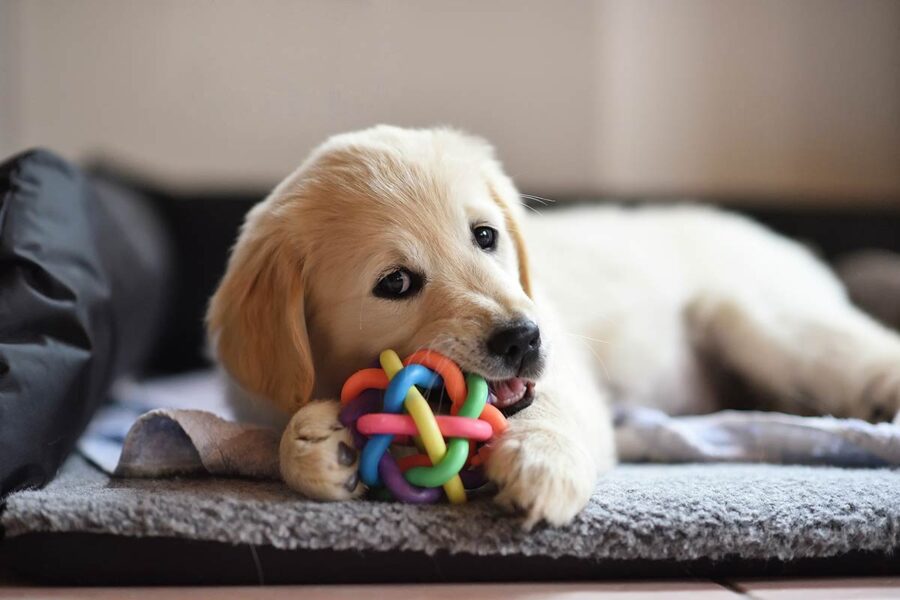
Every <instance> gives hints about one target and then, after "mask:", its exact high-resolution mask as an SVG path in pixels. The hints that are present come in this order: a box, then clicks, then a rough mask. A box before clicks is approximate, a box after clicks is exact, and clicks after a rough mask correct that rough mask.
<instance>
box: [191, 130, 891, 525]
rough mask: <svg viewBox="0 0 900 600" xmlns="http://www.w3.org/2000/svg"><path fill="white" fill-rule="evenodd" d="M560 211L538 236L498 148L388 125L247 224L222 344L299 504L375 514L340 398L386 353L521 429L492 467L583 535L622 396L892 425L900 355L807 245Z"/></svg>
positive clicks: (222, 321)
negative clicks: (411, 357) (471, 390)
mask: <svg viewBox="0 0 900 600" xmlns="http://www.w3.org/2000/svg"><path fill="white" fill-rule="evenodd" d="M553 212H554V214H550V215H547V216H541V217H531V216H529V217H528V218H527V219H526V215H525V214H524V211H523V209H522V206H521V204H520V197H519V194H518V192H517V191H516V189H515V187H514V185H513V183H512V181H511V180H510V179H509V178H508V177H507V176H506V175H505V174H504V173H503V171H502V168H501V166H500V164H499V162H498V161H497V159H496V158H495V155H494V151H493V149H492V148H491V147H490V146H489V145H488V144H487V143H486V142H484V141H483V140H480V139H478V138H474V137H471V136H468V135H464V134H461V133H458V132H455V131H452V130H448V129H432V130H406V129H399V128H394V127H385V126H380V127H375V128H373V129H369V130H365V131H361V132H357V133H350V134H344V135H339V136H335V137H333V138H331V139H330V140H328V141H327V142H325V143H324V144H323V145H322V146H320V147H319V148H317V149H316V150H315V151H314V152H313V153H312V155H311V156H310V157H309V158H308V159H307V160H306V162H305V163H304V164H303V165H301V166H300V168H299V169H297V171H295V172H294V173H293V174H291V175H290V176H288V177H287V179H285V180H284V181H283V182H282V183H281V184H279V185H278V186H277V187H276V189H275V190H274V191H273V192H272V193H271V194H270V195H269V196H268V198H266V199H265V200H264V201H263V202H261V203H260V204H259V205H257V206H256V207H255V208H254V209H253V210H252V211H251V212H250V213H249V214H248V216H247V218H246V222H245V224H244V227H243V229H242V231H241V234H240V237H239V239H238V242H237V244H236V246H235V248H234V250H233V253H232V256H231V259H230V262H229V265H228V269H227V272H226V274H225V277H224V278H223V280H222V282H221V285H220V286H219V289H218V290H217V291H216V293H215V295H214V297H213V298H212V301H211V304H210V308H209V314H208V329H209V332H210V340H211V344H212V346H213V348H214V350H215V354H216V356H217V358H218V360H219V362H220V363H221V365H222V366H223V367H224V369H225V370H226V371H227V373H228V375H229V376H230V378H231V380H232V382H233V383H234V386H233V390H232V391H233V393H232V394H231V395H232V400H233V402H234V404H235V405H236V406H237V407H238V408H239V409H240V413H241V414H242V416H243V417H244V418H246V419H248V420H253V421H266V422H269V423H276V424H279V425H281V426H284V425H285V423H287V425H286V427H285V429H284V434H283V437H282V442H281V472H282V475H283V477H284V480H285V482H286V483H287V484H288V485H289V486H291V487H292V488H294V489H296V490H297V491H299V492H301V493H302V494H304V495H306V496H308V497H310V498H316V499H322V500H337V499H346V498H352V497H356V496H359V495H360V494H362V493H363V491H364V489H363V486H362V484H360V483H359V481H358V479H357V476H356V467H357V454H356V451H355V450H354V449H353V446H352V441H351V438H350V435H349V432H348V431H346V430H345V429H344V428H343V427H342V426H341V425H340V423H339V422H338V420H337V414H338V404H337V402H336V398H337V397H338V395H339V392H340V388H341V385H342V383H343V381H344V380H345V379H346V378H347V377H348V376H349V375H350V374H351V373H353V372H354V371H356V370H357V369H360V368H363V367H366V366H368V365H369V364H370V363H371V362H372V361H373V360H374V359H375V358H376V357H377V356H378V354H379V352H381V351H382V350H383V349H385V348H393V349H395V350H396V351H397V352H398V353H400V354H401V355H405V354H408V353H411V352H413V351H415V350H418V349H420V348H432V349H434V350H437V351H439V352H441V353H443V354H445V355H447V356H449V357H450V358H452V359H453V360H455V361H456V362H457V363H459V365H460V366H461V367H462V368H463V369H464V370H466V371H471V372H475V373H479V374H481V375H483V376H484V377H485V378H486V379H487V380H488V381H489V382H490V385H491V390H492V392H493V394H494V395H495V397H496V402H497V405H498V406H499V407H501V408H502V409H503V410H504V411H506V412H507V413H516V414H514V416H512V418H511V421H510V429H509V431H508V432H507V433H506V434H505V435H504V436H503V437H502V438H501V439H500V440H499V441H498V442H497V443H496V447H495V449H494V451H493V453H492V454H491V457H490V460H489V462H488V464H487V465H486V469H487V474H488V476H489V477H490V479H492V480H493V481H494V482H496V484H497V485H498V488H499V493H498V495H497V496H496V499H497V501H498V502H500V503H501V504H502V505H504V506H507V507H509V508H511V509H514V510H518V511H522V512H524V513H525V515H526V519H525V523H526V525H529V526H530V525H531V524H534V523H536V522H538V521H547V522H549V523H551V524H563V523H566V522H568V521H570V520H571V519H572V518H573V517H574V516H575V515H576V514H577V513H578V511H579V510H580V509H581V508H582V507H584V505H585V504H586V503H587V501H588V499H589V498H590V495H591V493H592V491H593V490H594V487H595V484H596V481H597V478H598V476H599V475H600V474H601V473H602V472H603V471H605V470H607V469H609V468H611V467H612V466H613V464H614V460H615V459H614V450H613V436H612V425H611V419H610V416H609V411H608V401H609V399H610V398H613V399H615V400H616V401H619V402H635V403H643V404H649V405H655V406H660V407H662V408H665V409H667V410H669V411H670V412H673V413H685V412H699V411H704V410H711V409H714V408H715V407H716V406H718V403H719V402H720V401H721V400H722V397H721V391H720V390H717V389H716V388H715V386H714V379H715V378H714V377H713V376H712V372H711V370H710V369H708V368H707V367H708V365H709V363H710V359H711V357H712V358H713V359H714V361H715V362H716V363H718V365H717V366H719V367H722V366H724V367H727V368H729V369H732V370H734V371H737V372H739V373H740V374H741V375H742V376H744V377H745V378H746V379H747V380H748V381H750V382H751V383H752V384H753V385H754V386H755V387H757V388H759V389H760V390H762V391H764V392H766V393H767V394H768V395H769V396H771V397H772V398H774V399H775V404H774V406H775V407H776V408H779V409H782V410H793V411H797V412H817V413H832V414H837V415H842V416H861V417H864V418H867V417H870V416H872V415H873V413H874V412H875V411H877V410H883V411H884V413H885V414H892V412H893V411H896V409H897V406H898V398H900V368H898V366H900V341H898V339H897V337H896V336H894V335H893V334H891V333H889V332H888V331H886V330H884V329H883V328H881V327H880V326H879V325H877V324H876V323H874V322H873V321H871V320H870V319H868V318H867V317H865V316H864V315H862V314H861V313H859V312H858V311H856V310H855V309H854V308H852V306H851V305H850V304H849V302H848V301H847V299H846V296H845V294H844V293H843V290H842V289H841V288H840V286H839V285H838V284H837V283H836V280H835V279H834V278H833V277H832V275H831V274H830V273H829V272H828V271H827V270H826V269H825V268H824V267H823V266H822V265H821V264H819V263H818V262H817V261H816V260H815V259H814V258H813V257H812V256H811V255H809V254H808V253H807V252H806V251H805V250H803V249H802V248H801V247H799V246H798V245H796V244H794V243H792V242H789V241H787V240H784V239H782V238H779V237H777V236H775V235H774V234H771V233H769V232H768V231H766V230H764V229H763V228H761V227H759V226H757V225H754V224H752V223H751V222H749V221H746V220H744V219H740V218H738V217H735V216H730V215H727V214H724V213H720V212H717V211H713V210H710V209H701V208H675V209H642V210H625V209H619V208H583V209H571V210H559V211H553ZM526 245H527V246H528V248H526ZM529 248H530V252H529ZM525 407H527V409H525V410H521V409H523V408H525Z"/></svg>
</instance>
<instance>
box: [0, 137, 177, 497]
mask: <svg viewBox="0 0 900 600" xmlns="http://www.w3.org/2000/svg"><path fill="white" fill-rule="evenodd" d="M167 244H168V241H167V238H166V234H165V233H164V231H163V229H162V227H161V226H160V222H159V219H158V218H157V217H156V215H155V214H154V213H153V212H152V211H150V210H149V209H148V207H147V206H146V204H145V203H144V201H143V200H142V199H141V198H139V197H137V196H135V195H134V194H131V193H129V192H127V191H125V190H124V189H122V188H119V187H116V186H114V185H112V184H108V183H103V182H99V181H92V180H91V179H89V178H88V177H87V176H86V175H85V174H83V173H82V172H81V171H79V170H78V169H77V168H75V167H73V166H72V165H70V164H68V163H66V162H65V161H64V160H62V159H61V158H59V157H57V156H55V155H53V154H52V153H50V152H47V151H43V150H35V151H30V152H26V153H23V154H20V155H18V156H15V157H13V158H12V159H10V160H8V161H7V162H5V163H3V164H2V165H0V498H2V497H3V496H5V495H6V494H7V493H9V492H10V491H12V490H14V489H17V488H21V487H27V486H39V485H43V484H44V483H46V482H47V481H49V480H50V479H51V478H52V477H53V475H54V474H55V472H56V470H57V468H58V467H59V465H60V463H61V462H62V460H63V459H64V458H65V456H66V455H67V454H68V453H69V452H70V451H71V449H72V447H73V445H74V443H75V441H76V439H77V437H78V435H79V434H80V433H81V431H82V430H83V428H84V426H85V425H86V423H87V421H88V420H89V418H90V415H91V414H92V412H93V411H94V409H95V408H96V407H97V406H98V404H100V403H101V402H102V401H103V399H104V398H105V395H106V393H107V390H108V387H109V385H110V383H111V382H112V380H113V378H115V377H116V376H117V375H119V374H122V373H124V372H126V371H128V370H129V369H133V368H134V367H135V366H137V365H138V364H140V362H141V361H142V360H143V359H144V357H145V356H146V355H147V353H148V351H149V350H150V347H151V346H152V344H153V342H154V340H155V338H156V334H155V332H156V331H158V330H159V327H160V324H161V319H162V317H163V311H164V304H165V297H166V286H167V283H166V277H167V273H168V272H169V265H168V262H169V258H168V250H167Z"/></svg>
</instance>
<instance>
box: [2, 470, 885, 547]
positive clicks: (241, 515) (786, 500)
mask: <svg viewBox="0 0 900 600" xmlns="http://www.w3.org/2000/svg"><path fill="white" fill-rule="evenodd" d="M2 524H3V526H4V527H5V528H6V533H7V535H8V536H20V535H24V534H28V533H32V532H85V533H111V534H116V535H123V536H135V537H145V536H160V537H174V538H190V539H195V540H207V541H218V542H228V543H234V544H239V543H240V544H243V543H249V544H268V545H272V546H274V547H276V548H279V549H297V548H302V549H322V548H329V549H337V550H347V549H353V550H373V551H392V550H411V551H421V552H425V553H429V554H431V553H434V552H437V551H441V550H445V551H449V552H451V553H457V552H466V553H473V554H476V555H491V554H501V555H508V554H523V555H529V556H546V557H550V558H555V557H563V556H571V557H576V558H588V559H626V560H628V559H651V560H653V559H677V560H692V559H701V558H710V559H722V558H726V557H731V558H743V559H783V560H789V559H797V558H806V557H827V556H834V555H839V554H842V553H846V552H850V551H856V550H867V551H874V552H882V553H883V552H890V551H892V550H894V549H896V548H897V547H900V471H897V470H891V469H866V470H860V469H841V468H835V467H808V466H776V465H759V464H740V465H736V464H727V465H718V464H704V465H623V466H620V467H618V468H617V469H616V470H614V471H613V472H612V473H610V474H608V475H607V476H606V477H604V478H603V479H602V481H601V482H600V483H599V485H598V486H597V489H596V491H595V493H594V497H593V499H592V500H591V502H590V505H589V506H588V507H587V509H586V510H585V511H584V512H583V513H582V514H581V515H580V516H579V517H578V518H577V519H576V520H575V522H574V523H572V524H571V525H570V526H568V527H564V528H560V529H554V528H549V527H539V528H537V529H535V530H533V531H531V532H524V531H522V529H521V528H520V525H519V521H518V520H517V519H516V518H514V517H510V516H506V515H504V514H503V513H501V512H500V511H499V510H498V509H497V508H496V507H494V506H493V505H492V504H491V503H490V502H488V501H476V502H471V503H469V504H467V505H464V506H461V507H458V506H448V505H429V506H410V505H400V504H393V503H374V502H363V501H356V502H343V503H316V502H310V501H306V500H302V499H299V498H298V497H297V496H296V495H294V494H293V493H291V492H290V491H289V490H288V489H287V488H285V487H284V486H283V485H282V484H280V483H277V482H272V481H249V480H241V479H224V478H199V479H154V480H149V479H114V478H113V479H111V478H110V477H108V476H107V475H105V474H103V473H102V472H101V471H99V470H97V469H96V468H94V467H92V466H90V465H89V464H88V463H87V462H86V461H84V460H83V459H82V458H80V457H77V456H76V457H73V458H71V459H70V460H69V461H68V463H67V464H66V465H65V468H64V470H63V472H62V473H61V475H60V476H59V477H58V478H57V479H56V480H55V481H54V482H53V483H52V484H50V485H49V486H48V487H47V488H45V489H43V490H32V491H23V492H18V493H16V494H13V495H12V496H10V497H9V498H8V506H7V510H6V512H5V513H4V514H3V516H2Z"/></svg>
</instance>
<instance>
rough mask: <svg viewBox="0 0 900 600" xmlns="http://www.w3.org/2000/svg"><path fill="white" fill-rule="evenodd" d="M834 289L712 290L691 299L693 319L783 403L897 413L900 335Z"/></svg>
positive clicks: (874, 414) (848, 412) (703, 343)
mask: <svg viewBox="0 0 900 600" xmlns="http://www.w3.org/2000/svg"><path fill="white" fill-rule="evenodd" d="M821 292H822V293H823V294H828V293H829V291H828V290H821ZM830 293H831V295H830V296H829V297H827V298H822V297H818V298H809V300H810V302H809V304H804V303H803V302H796V301H789V300H787V298H785V297H783V296H782V297H781V299H780V300H779V299H778V296H776V297H772V296H758V295H747V296H741V295H734V294H726V295H721V294H706V295H703V296H701V297H699V298H698V299H697V300H696V301H694V302H693V303H692V304H691V305H690V307H689V308H688V311H687V320H688V323H689V327H690V328H691V330H692V333H693V336H694V338H695V340H696V341H697V343H698V345H699V346H700V347H702V348H704V349H705V350H706V351H707V352H711V353H712V354H713V355H714V356H716V357H717V358H718V359H720V360H722V361H724V363H725V364H726V365H727V366H729V367H731V368H734V369H735V370H736V371H737V372H738V373H740V374H742V375H743V376H745V377H747V378H748V379H749V380H750V381H751V382H752V383H753V384H755V385H756V386H759V387H760V388H761V389H762V390H764V391H765V392H767V393H768V394H770V395H772V396H773V399H774V401H775V405H774V408H775V409H776V410H782V411H787V412H796V413H800V414H831V415H835V416H840V417H856V418H861V419H867V420H885V419H893V418H894V415H895V413H896V412H897V410H898V409H900V336H898V335H897V334H895V333H893V332H891V331H889V330H887V329H886V328H884V327H883V326H881V325H880V324H878V323H877V322H875V321H874V320H872V319H871V318H869V317H868V316H866V315H865V314H863V313H862V312H860V311H859V310H858V309H856V308H855V307H853V306H852V305H851V304H850V303H849V301H847V300H846V299H845V298H844V297H843V296H842V295H841V294H840V292H839V290H838V289H837V288H836V289H835V290H832V291H831V292H830Z"/></svg>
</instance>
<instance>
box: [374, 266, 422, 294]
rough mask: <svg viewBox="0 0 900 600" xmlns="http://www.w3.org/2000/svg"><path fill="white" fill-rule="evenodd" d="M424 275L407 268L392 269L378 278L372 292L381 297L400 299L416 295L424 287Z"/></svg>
mask: <svg viewBox="0 0 900 600" xmlns="http://www.w3.org/2000/svg"><path fill="white" fill-rule="evenodd" d="M422 283H423V281H422V276H421V275H419V274H418V273H413V272H412V271H407V270H406V269H397V270H396V271H391V272H390V273H388V274H387V275H385V276H384V277H382V278H381V279H379V280H378V283H376V284H375V289H373V290H372V293H373V294H375V295H376V296H378V297H379V298H386V299H388V300H399V299H401V298H407V297H409V296H414V295H415V294H416V293H418V291H419V290H421V289H422Z"/></svg>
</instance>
